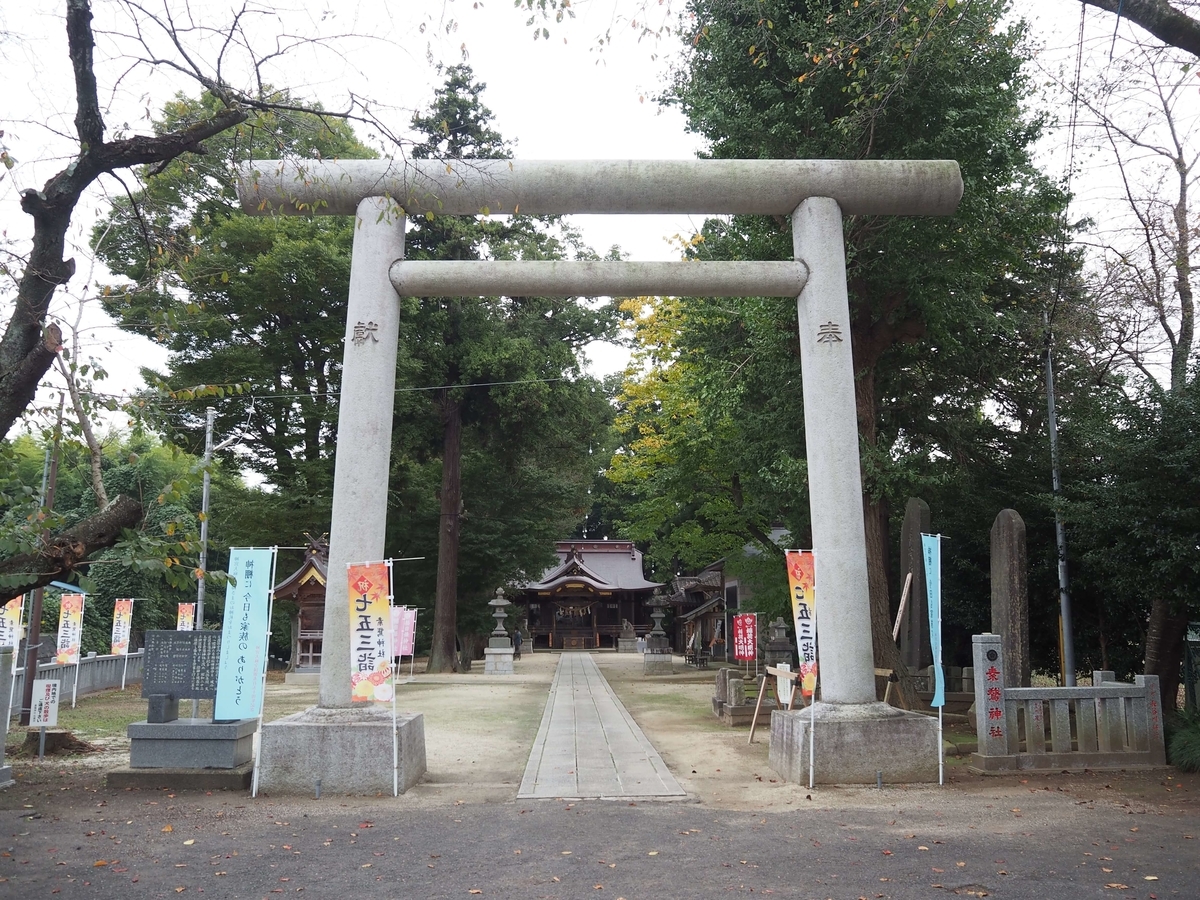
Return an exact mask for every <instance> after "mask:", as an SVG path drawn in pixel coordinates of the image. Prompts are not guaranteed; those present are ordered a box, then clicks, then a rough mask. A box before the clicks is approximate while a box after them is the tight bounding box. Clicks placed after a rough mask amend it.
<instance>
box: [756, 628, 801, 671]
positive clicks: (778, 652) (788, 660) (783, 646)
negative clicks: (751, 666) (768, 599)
mask: <svg viewBox="0 0 1200 900" xmlns="http://www.w3.org/2000/svg"><path fill="white" fill-rule="evenodd" d="M787 629H788V623H787V622H785V621H783V616H776V617H775V619H774V621H772V622H771V624H769V625H768V626H767V634H768V638H767V648H766V650H765V651H764V652H763V663H764V665H768V666H781V665H782V666H790V665H791V664H792V657H793V656H795V653H794V651H793V648H792V642H791V640H790V639H789V638H788V633H787Z"/></svg>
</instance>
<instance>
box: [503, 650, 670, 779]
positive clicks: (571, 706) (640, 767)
mask: <svg viewBox="0 0 1200 900" xmlns="http://www.w3.org/2000/svg"><path fill="white" fill-rule="evenodd" d="M684 796H686V792H685V791H684V790H683V788H681V787H680V786H679V782H677V781H676V780H675V776H673V775H672V774H671V773H670V771H668V770H667V766H666V763H664V762H663V760H662V757H661V756H659V755H658V751H657V750H655V749H654V746H653V745H652V744H651V743H650V741H649V740H648V739H647V738H646V736H645V735H644V734H642V729H640V728H638V726H637V723H636V722H634V721H633V718H632V717H631V716H630V715H629V713H628V712H627V711H626V710H625V707H624V706H623V705H622V703H621V701H620V700H618V699H617V697H616V695H615V694H614V693H613V691H612V688H610V687H609V686H608V682H607V681H606V680H605V679H604V676H603V675H601V674H600V670H599V669H598V668H597V667H596V663H595V661H594V660H593V659H592V657H591V655H589V654H587V653H564V654H563V655H562V657H561V659H560V660H559V663H558V668H557V670H556V671H555V673H554V683H553V684H551V685H550V699H549V700H547V701H546V711H545V712H544V713H543V714H542V724H541V727H540V728H539V729H538V734H537V738H536V739H535V740H534V742H533V750H532V751H531V752H530V754H529V764H528V765H527V766H526V767H525V777H524V778H522V779H521V789H520V791H518V793H517V798H518V799H538V798H543V799H546V798H554V797H569V798H573V799H574V798H626V797H628V798H638V797H644V798H650V797H684Z"/></svg>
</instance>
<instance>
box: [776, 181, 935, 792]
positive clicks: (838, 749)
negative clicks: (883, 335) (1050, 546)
mask: <svg viewBox="0 0 1200 900" xmlns="http://www.w3.org/2000/svg"><path fill="white" fill-rule="evenodd" d="M792 236H793V243H794V245H795V256H796V259H800V260H803V261H804V263H805V265H806V266H807V267H808V281H807V283H806V284H805V287H804V291H803V293H801V294H800V297H799V299H798V301H797V313H798V317H799V327H800V366H801V370H802V375H803V392H804V436H805V437H804V439H805V447H806V454H807V458H808V484H809V505H810V507H811V509H812V530H813V552H814V556H815V562H816V591H817V603H816V612H817V641H818V648H819V661H818V662H819V667H820V693H821V701H820V702H819V703H817V704H815V706H814V707H813V708H812V711H811V713H810V711H809V710H803V711H799V710H776V711H775V712H773V713H772V715H771V750H770V763H771V767H772V768H773V769H775V771H776V772H778V773H780V774H781V775H782V776H783V777H784V778H786V779H788V780H789V781H801V780H806V779H807V778H808V752H809V738H808V729H809V728H810V726H813V721H814V719H815V726H813V728H814V732H813V740H814V744H815V746H814V750H813V754H814V757H815V759H816V761H817V762H816V765H815V774H816V780H817V781H819V782H822V783H826V784H829V783H833V784H837V783H874V782H875V780H876V777H877V775H879V777H882V778H883V780H884V781H887V782H908V781H929V780H933V779H934V778H936V777H937V766H938V749H939V748H938V734H937V722H936V721H935V720H933V719H931V718H928V717H926V716H921V715H917V714H915V713H909V712H906V711H904V710H899V709H896V708H895V707H893V706H889V705H888V704H886V703H881V702H878V701H877V700H876V698H875V665H874V659H873V657H872V647H871V606H870V596H869V594H868V590H867V552H866V533H865V528H864V525H863V498H862V476H861V473H860V471H859V453H858V419H857V415H856V404H855V397H854V356H853V348H852V346H851V340H850V305H849V298H848V294H847V289H846V252H845V246H844V244H843V240H842V211H841V208H840V207H839V206H838V203H837V201H836V200H833V199H831V198H828V197H810V198H809V199H807V200H805V201H804V202H803V203H801V204H800V206H799V207H798V208H797V209H796V211H795V213H794V214H793V216H792Z"/></svg>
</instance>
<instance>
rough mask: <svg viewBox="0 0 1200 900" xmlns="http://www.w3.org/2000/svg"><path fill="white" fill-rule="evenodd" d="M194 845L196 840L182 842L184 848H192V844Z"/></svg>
mask: <svg viewBox="0 0 1200 900" xmlns="http://www.w3.org/2000/svg"><path fill="white" fill-rule="evenodd" d="M194 843H196V839H195V838H188V839H187V840H186V841H184V842H183V846H185V847H190V846H192V844H194Z"/></svg>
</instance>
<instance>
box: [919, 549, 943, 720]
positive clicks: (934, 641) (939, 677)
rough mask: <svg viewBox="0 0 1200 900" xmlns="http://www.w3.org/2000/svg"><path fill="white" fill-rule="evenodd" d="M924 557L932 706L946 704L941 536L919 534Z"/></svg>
mask: <svg viewBox="0 0 1200 900" xmlns="http://www.w3.org/2000/svg"><path fill="white" fill-rule="evenodd" d="M921 555H922V556H923V557H924V558H925V592H926V593H927V594H928V595H929V646H930V648H931V649H932V650H933V701H932V702H931V703H930V704H929V705H930V706H933V707H938V706H945V705H946V675H945V673H944V672H943V671H942V536H941V535H940V534H922V535H921Z"/></svg>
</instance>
